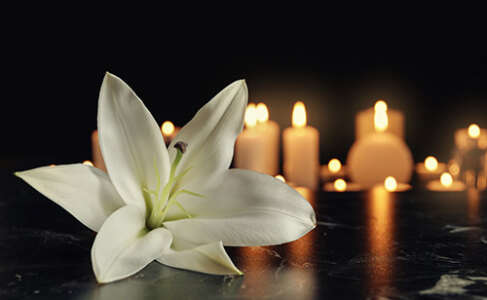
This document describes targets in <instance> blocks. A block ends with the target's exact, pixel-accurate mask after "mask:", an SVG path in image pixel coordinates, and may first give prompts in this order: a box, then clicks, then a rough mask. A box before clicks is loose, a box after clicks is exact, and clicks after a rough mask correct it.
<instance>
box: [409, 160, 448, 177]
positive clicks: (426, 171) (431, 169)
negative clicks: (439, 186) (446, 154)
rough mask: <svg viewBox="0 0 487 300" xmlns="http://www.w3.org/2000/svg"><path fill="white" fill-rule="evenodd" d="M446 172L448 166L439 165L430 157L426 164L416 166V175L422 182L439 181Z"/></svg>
mask: <svg viewBox="0 0 487 300" xmlns="http://www.w3.org/2000/svg"><path fill="white" fill-rule="evenodd" d="M445 170H446V164H444V163H439V162H438V160H437V159H436V157H434V156H428V157H426V158H425V160H424V162H422V163H417V164H416V173H417V174H418V177H419V178H420V180H422V181H430V180H433V179H438V178H439V177H440V175H441V173H443V172H444V171H445Z"/></svg>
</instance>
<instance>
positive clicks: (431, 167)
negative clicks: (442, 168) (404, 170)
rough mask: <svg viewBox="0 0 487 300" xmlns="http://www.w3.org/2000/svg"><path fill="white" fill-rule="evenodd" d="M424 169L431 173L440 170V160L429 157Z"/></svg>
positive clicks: (425, 161)
mask: <svg viewBox="0 0 487 300" xmlns="http://www.w3.org/2000/svg"><path fill="white" fill-rule="evenodd" d="M424 167H425V168H426V170H428V171H430V172H434V171H436V169H438V160H437V159H436V158H435V157H433V156H428V157H426V159H425V160H424Z"/></svg>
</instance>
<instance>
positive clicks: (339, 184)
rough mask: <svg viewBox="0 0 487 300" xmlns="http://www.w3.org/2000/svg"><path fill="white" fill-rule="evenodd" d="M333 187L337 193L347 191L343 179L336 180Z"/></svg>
mask: <svg viewBox="0 0 487 300" xmlns="http://www.w3.org/2000/svg"><path fill="white" fill-rule="evenodd" d="M333 186H334V187H335V190H337V191H338V192H344V191H345V190H346V189H347V183H346V182H345V180H343V179H341V178H340V179H337V180H335V182H334V183H333Z"/></svg>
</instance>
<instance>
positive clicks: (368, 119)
mask: <svg viewBox="0 0 487 300" xmlns="http://www.w3.org/2000/svg"><path fill="white" fill-rule="evenodd" d="M385 112H387V116H388V118H387V124H384V125H385V127H386V128H385V130H384V132H387V133H391V134H393V135H396V136H397V137H399V138H400V139H404V115H403V113H402V112H400V111H397V110H393V109H388V108H387V104H386V103H385V102H384V101H383V100H379V101H377V102H376V103H375V105H374V108H369V109H366V110H363V111H360V112H359V113H358V114H357V115H356V116H355V139H356V140H358V139H361V138H363V137H365V136H367V135H369V134H373V133H375V132H376V129H375V122H374V119H376V118H377V117H378V116H379V117H380V116H381V115H382V114H383V113H385Z"/></svg>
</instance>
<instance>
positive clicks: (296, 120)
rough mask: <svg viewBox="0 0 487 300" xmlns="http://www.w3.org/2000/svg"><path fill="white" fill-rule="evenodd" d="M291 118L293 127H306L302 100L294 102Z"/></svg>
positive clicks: (304, 108)
mask: <svg viewBox="0 0 487 300" xmlns="http://www.w3.org/2000/svg"><path fill="white" fill-rule="evenodd" d="M292 119H293V121H292V123H293V127H297V128H301V127H306V107H305V106H304V103H303V102H301V101H298V102H296V103H294V107H293V116H292Z"/></svg>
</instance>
